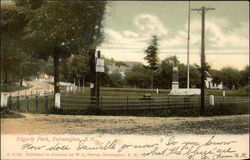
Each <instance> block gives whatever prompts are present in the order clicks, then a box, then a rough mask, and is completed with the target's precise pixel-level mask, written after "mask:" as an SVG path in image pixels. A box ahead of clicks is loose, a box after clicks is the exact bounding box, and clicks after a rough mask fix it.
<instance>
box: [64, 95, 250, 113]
mask: <svg viewBox="0 0 250 160" xmlns="http://www.w3.org/2000/svg"><path fill="white" fill-rule="evenodd" d="M96 102H97V100H96V97H90V96H62V97H61V108H62V109H72V110H75V109H76V110H84V109H87V108H89V107H99V108H101V109H103V110H140V109H142V110H145V109H148V110H154V109H164V108H173V107H175V108H178V107H179V108H182V107H197V106H200V96H165V97H128V96H127V97H115V96H101V97H100V99H99V105H98V106H97V105H96ZM214 102H215V104H225V103H227V104H229V103H230V104H237V103H249V98H248V97H222V96H221V97H219V96H217V97H216V98H215V100H214ZM205 105H207V106H208V105H210V97H209V96H206V97H205Z"/></svg>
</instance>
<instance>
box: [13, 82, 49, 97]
mask: <svg viewBox="0 0 250 160" xmlns="http://www.w3.org/2000/svg"><path fill="white" fill-rule="evenodd" d="M25 83H27V84H28V85H31V86H32V87H31V88H28V89H25V90H21V91H15V92H11V95H12V96H17V95H18V94H19V95H20V96H25V95H31V93H32V94H36V93H38V92H39V91H41V90H45V89H46V90H53V85H52V84H49V83H46V82H41V81H25Z"/></svg>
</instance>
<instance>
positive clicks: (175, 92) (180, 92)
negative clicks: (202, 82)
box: [169, 88, 201, 95]
mask: <svg viewBox="0 0 250 160" xmlns="http://www.w3.org/2000/svg"><path fill="white" fill-rule="evenodd" d="M200 94H201V89H199V88H189V89H188V88H179V89H172V90H171V92H170V93H169V95H200Z"/></svg>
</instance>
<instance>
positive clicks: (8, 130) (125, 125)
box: [1, 113, 249, 135]
mask: <svg viewBox="0 0 250 160" xmlns="http://www.w3.org/2000/svg"><path fill="white" fill-rule="evenodd" d="M22 115H24V116H25V118H8V119H1V125H2V128H1V129H2V131H1V132H2V134H95V133H97V134H125V135H126V134H141V135H170V134H200V135H203V134H249V115H232V116H213V117H133V116H87V115H77V116H75V115H53V114H50V115H46V114H31V113H22ZM55 128H56V129H55Z"/></svg>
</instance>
